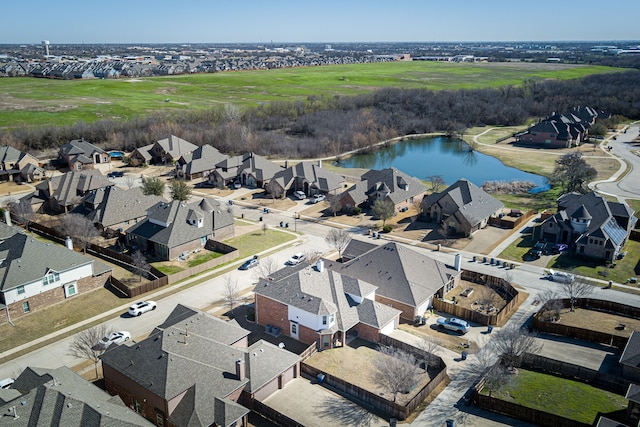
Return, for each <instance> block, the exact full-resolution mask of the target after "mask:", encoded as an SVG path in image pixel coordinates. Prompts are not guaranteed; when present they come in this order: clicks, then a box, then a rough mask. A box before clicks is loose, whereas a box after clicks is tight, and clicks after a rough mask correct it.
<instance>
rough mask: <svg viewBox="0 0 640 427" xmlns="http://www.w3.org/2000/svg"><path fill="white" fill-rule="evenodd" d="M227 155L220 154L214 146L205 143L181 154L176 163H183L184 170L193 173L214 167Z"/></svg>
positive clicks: (189, 173)
mask: <svg viewBox="0 0 640 427" xmlns="http://www.w3.org/2000/svg"><path fill="white" fill-rule="evenodd" d="M227 158H228V156H227V155H225V154H222V153H221V152H220V151H218V149H216V148H215V147H213V146H211V145H209V144H205V145H202V146H200V147H198V148H196V149H195V150H193V152H190V153H186V154H183V155H182V157H181V158H180V159H178V163H181V164H184V172H185V173H186V174H188V175H194V174H197V173H201V172H204V171H208V170H213V169H215V165H216V164H217V163H220V162H222V161H224V160H225V159H227Z"/></svg>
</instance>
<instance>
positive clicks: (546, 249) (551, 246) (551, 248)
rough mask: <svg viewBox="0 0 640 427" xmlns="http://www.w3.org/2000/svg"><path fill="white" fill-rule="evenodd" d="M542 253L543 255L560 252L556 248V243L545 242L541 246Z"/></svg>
mask: <svg viewBox="0 0 640 427" xmlns="http://www.w3.org/2000/svg"><path fill="white" fill-rule="evenodd" d="M542 253H543V254H544V255H557V254H559V253H560V250H559V249H558V245H556V244H555V243H551V242H547V243H545V244H544V246H543V247H542Z"/></svg>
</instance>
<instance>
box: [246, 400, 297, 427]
mask: <svg viewBox="0 0 640 427" xmlns="http://www.w3.org/2000/svg"><path fill="white" fill-rule="evenodd" d="M253 410H254V411H256V412H257V413H258V414H260V415H262V416H263V417H265V418H266V419H268V420H270V421H272V422H274V423H275V424H276V425H278V426H283V427H304V425H303V424H300V423H299V422H297V421H295V420H293V419H291V418H289V417H287V416H286V415H284V414H282V413H280V412H278V411H276V410H275V409H273V408H272V407H270V406H268V405H266V404H264V403H262V402H260V401H259V400H254V401H253Z"/></svg>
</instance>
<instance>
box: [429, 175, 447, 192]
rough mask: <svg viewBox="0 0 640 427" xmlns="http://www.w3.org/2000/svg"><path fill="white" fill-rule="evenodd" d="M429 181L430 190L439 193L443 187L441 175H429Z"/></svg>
mask: <svg viewBox="0 0 640 427" xmlns="http://www.w3.org/2000/svg"><path fill="white" fill-rule="evenodd" d="M429 181H431V189H432V190H433V192H434V193H437V192H438V191H440V188H442V187H443V186H444V178H442V175H431V176H430V177H429Z"/></svg>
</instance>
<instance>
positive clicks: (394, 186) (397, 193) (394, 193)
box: [340, 168, 427, 212]
mask: <svg viewBox="0 0 640 427" xmlns="http://www.w3.org/2000/svg"><path fill="white" fill-rule="evenodd" d="M361 178H362V181H361V182H358V183H356V184H355V185H354V186H353V187H351V188H349V189H348V190H347V191H345V192H344V193H342V195H341V196H340V200H341V202H342V208H343V209H345V210H347V211H350V210H352V209H353V208H355V207H356V206H361V205H365V204H368V205H373V203H374V202H375V201H376V200H389V201H391V203H393V205H394V206H395V210H396V212H397V211H399V210H400V209H403V208H409V207H411V206H412V205H413V204H414V203H420V201H422V199H423V197H424V196H425V195H426V194H427V187H426V186H425V185H424V184H423V183H422V182H421V181H420V180H419V179H418V178H415V177H412V176H409V175H407V174H405V173H404V172H401V171H399V170H398V169H396V168H387V169H382V170H375V169H371V170H370V171H368V172H366V173H365V174H364V175H362V177H361Z"/></svg>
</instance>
